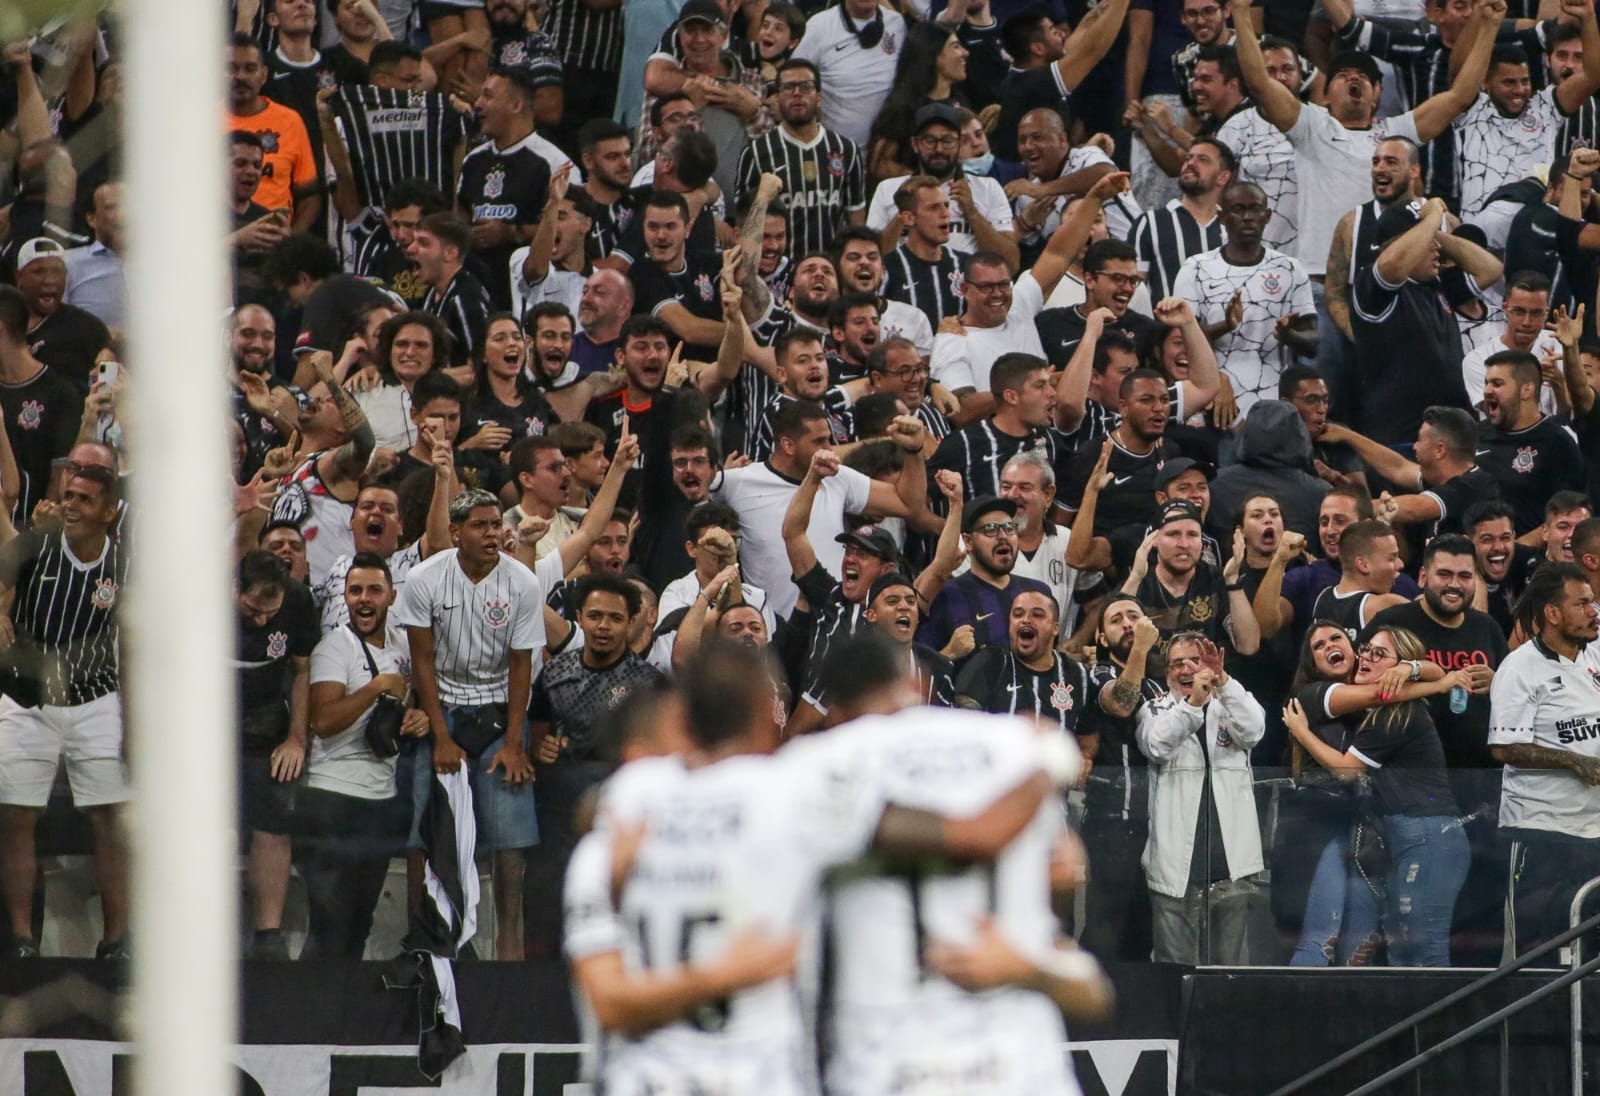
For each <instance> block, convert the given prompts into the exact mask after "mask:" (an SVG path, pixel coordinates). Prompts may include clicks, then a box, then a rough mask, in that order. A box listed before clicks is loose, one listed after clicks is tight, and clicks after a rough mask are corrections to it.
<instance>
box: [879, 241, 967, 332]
mask: <svg viewBox="0 0 1600 1096" xmlns="http://www.w3.org/2000/svg"><path fill="white" fill-rule="evenodd" d="M883 269H884V276H883V288H882V290H881V292H882V293H883V295H884V296H885V297H887V298H889V299H890V300H892V301H900V302H902V303H904V304H908V305H910V306H911V307H912V308H915V309H916V310H917V311H919V312H921V313H922V314H923V315H924V316H926V317H928V322H929V323H930V324H932V325H933V326H934V327H935V328H937V327H938V326H939V321H940V320H942V319H944V318H945V317H946V316H959V315H961V310H962V309H963V308H964V307H965V304H964V302H963V301H962V299H961V262H960V259H959V258H958V257H957V255H956V253H955V252H954V251H951V250H950V249H949V248H948V247H941V248H940V249H939V259H938V261H937V262H932V263H930V262H925V261H924V260H922V259H919V258H917V257H916V256H915V255H913V254H911V252H910V251H909V250H907V249H906V246H905V245H904V244H901V245H900V246H899V247H897V248H895V249H894V250H893V251H891V252H890V253H889V254H887V255H885V256H884V258H883Z"/></svg>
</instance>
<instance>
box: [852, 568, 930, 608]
mask: <svg viewBox="0 0 1600 1096" xmlns="http://www.w3.org/2000/svg"><path fill="white" fill-rule="evenodd" d="M896 586H909V587H911V589H913V590H915V589H916V588H917V586H916V583H914V582H912V581H911V579H910V578H909V577H907V576H906V575H903V574H901V573H900V572H899V571H885V572H884V573H883V574H881V575H879V576H878V577H877V578H876V579H874V580H873V582H872V588H871V589H870V590H868V591H867V600H866V601H865V602H863V604H865V605H871V604H872V603H873V602H874V601H877V600H878V595H879V594H881V593H883V592H884V591H885V590H890V589H893V588H894V587H896Z"/></svg>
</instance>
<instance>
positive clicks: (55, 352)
mask: <svg viewBox="0 0 1600 1096" xmlns="http://www.w3.org/2000/svg"><path fill="white" fill-rule="evenodd" d="M110 345H111V332H110V331H109V330H107V328H106V325H105V324H104V323H102V322H100V318H99V317H98V316H96V315H95V314H94V313H92V312H85V311H84V310H83V309H81V308H79V307H77V306H76V305H70V304H63V305H61V306H60V307H59V308H57V309H56V310H55V311H54V312H53V313H51V314H50V315H48V316H46V317H45V318H44V319H42V320H40V321H39V322H38V323H37V324H35V325H34V326H33V327H31V328H29V329H28V350H29V351H30V352H31V353H32V354H33V356H34V357H35V358H38V359H39V360H40V361H42V362H44V364H46V365H48V366H49V367H50V368H51V369H54V370H55V371H56V372H58V373H60V374H61V375H62V376H63V377H65V378H67V380H69V381H71V382H72V383H73V384H75V385H77V386H78V387H79V388H80V389H82V390H83V391H84V392H85V393H87V392H88V391H89V383H90V380H91V378H92V376H93V374H94V357H95V355H96V354H98V353H100V351H102V350H104V349H105V348H106V347H108V346H110Z"/></svg>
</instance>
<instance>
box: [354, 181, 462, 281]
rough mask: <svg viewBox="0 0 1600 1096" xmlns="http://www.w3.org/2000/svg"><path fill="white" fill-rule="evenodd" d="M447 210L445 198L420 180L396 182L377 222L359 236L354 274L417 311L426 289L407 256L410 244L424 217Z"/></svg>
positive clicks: (385, 199)
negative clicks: (381, 287) (387, 291)
mask: <svg viewBox="0 0 1600 1096" xmlns="http://www.w3.org/2000/svg"><path fill="white" fill-rule="evenodd" d="M449 208H450V202H449V199H447V198H446V197H445V196H444V194H443V193H442V192H441V191H440V190H439V189H438V188H437V187H435V186H434V185H433V184H432V183H430V182H428V181H426V180H424V179H402V180H401V181H400V182H398V183H396V184H395V185H394V186H393V187H392V188H390V190H389V193H388V194H386V195H385V196H384V199H383V218H382V220H381V222H380V223H378V224H376V225H373V226H372V227H371V230H370V231H368V232H366V233H365V234H364V235H363V236H362V239H361V243H360V244H359V245H358V248H357V251H356V255H355V260H354V262H355V266H354V272H355V273H356V274H357V275H358V276H360V277H363V278H368V279H371V280H373V281H375V282H377V283H378V284H380V285H382V286H383V287H384V288H386V289H388V290H389V292H391V293H393V294H394V295H395V296H397V297H399V298H400V299H401V300H403V301H405V303H406V305H407V307H410V308H421V307H422V302H423V301H424V300H426V299H427V296H428V286H427V284H426V283H425V282H423V280H422V279H421V278H419V277H418V276H417V265H416V263H415V262H413V261H412V259H411V255H410V254H409V252H410V250H411V241H412V240H414V239H416V236H417V229H418V228H419V227H421V225H422V219H423V218H424V217H427V216H430V215H432V214H434V213H443V212H444V211H445V210H447V209H449ZM360 227H361V226H357V229H359V228H360ZM352 231H356V230H352Z"/></svg>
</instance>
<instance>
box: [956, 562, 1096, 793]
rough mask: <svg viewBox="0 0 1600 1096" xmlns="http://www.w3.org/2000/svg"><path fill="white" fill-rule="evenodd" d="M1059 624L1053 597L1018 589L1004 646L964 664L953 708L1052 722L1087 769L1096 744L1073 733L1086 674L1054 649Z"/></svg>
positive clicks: (1085, 695)
mask: <svg viewBox="0 0 1600 1096" xmlns="http://www.w3.org/2000/svg"><path fill="white" fill-rule="evenodd" d="M1060 625H1061V620H1060V617H1059V615H1058V614H1057V611H1056V603H1055V599H1054V598H1049V597H1045V596H1044V595H1043V594H1038V593H1035V592H1034V591H1032V590H1024V591H1023V592H1022V593H1020V594H1018V595H1017V596H1016V598H1015V599H1014V600H1013V601H1012V602H1011V617H1010V621H1009V625H1008V626H1009V628H1010V634H1009V640H1010V642H1009V644H1008V645H1007V646H1005V647H985V648H983V649H982V650H980V651H977V652H975V653H974V654H973V656H972V657H971V658H969V659H967V663H966V665H965V666H963V667H962V668H961V673H960V675H959V676H958V677H957V679H956V690H955V691H956V701H955V702H956V707H958V708H972V709H974V710H976V711H980V712H1000V713H1005V714H1009V715H1024V714H1032V715H1033V716H1034V717H1035V718H1037V719H1040V720H1042V721H1046V722H1054V723H1055V724H1056V726H1058V727H1059V728H1060V729H1061V732H1062V733H1063V734H1067V735H1071V736H1073V737H1074V738H1076V739H1077V741H1078V749H1079V751H1080V752H1081V753H1082V754H1083V756H1084V758H1085V759H1086V763H1085V772H1084V775H1085V776H1087V775H1088V773H1089V771H1090V768H1091V767H1092V764H1093V761H1092V759H1093V757H1094V755H1095V751H1096V750H1097V749H1098V748H1099V743H1097V742H1096V741H1095V736H1094V735H1092V734H1080V733H1079V723H1078V721H1079V719H1080V718H1081V717H1082V715H1083V712H1084V709H1085V706H1086V705H1088V704H1090V703H1091V702H1092V701H1091V700H1090V692H1089V688H1090V686H1089V671H1088V670H1086V669H1085V668H1084V665H1083V663H1081V662H1077V661H1074V660H1073V659H1070V658H1068V657H1067V656H1066V655H1065V654H1063V653H1061V652H1060V651H1058V650H1056V641H1057V640H1058V639H1059V638H1060V633H1061V628H1060Z"/></svg>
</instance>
